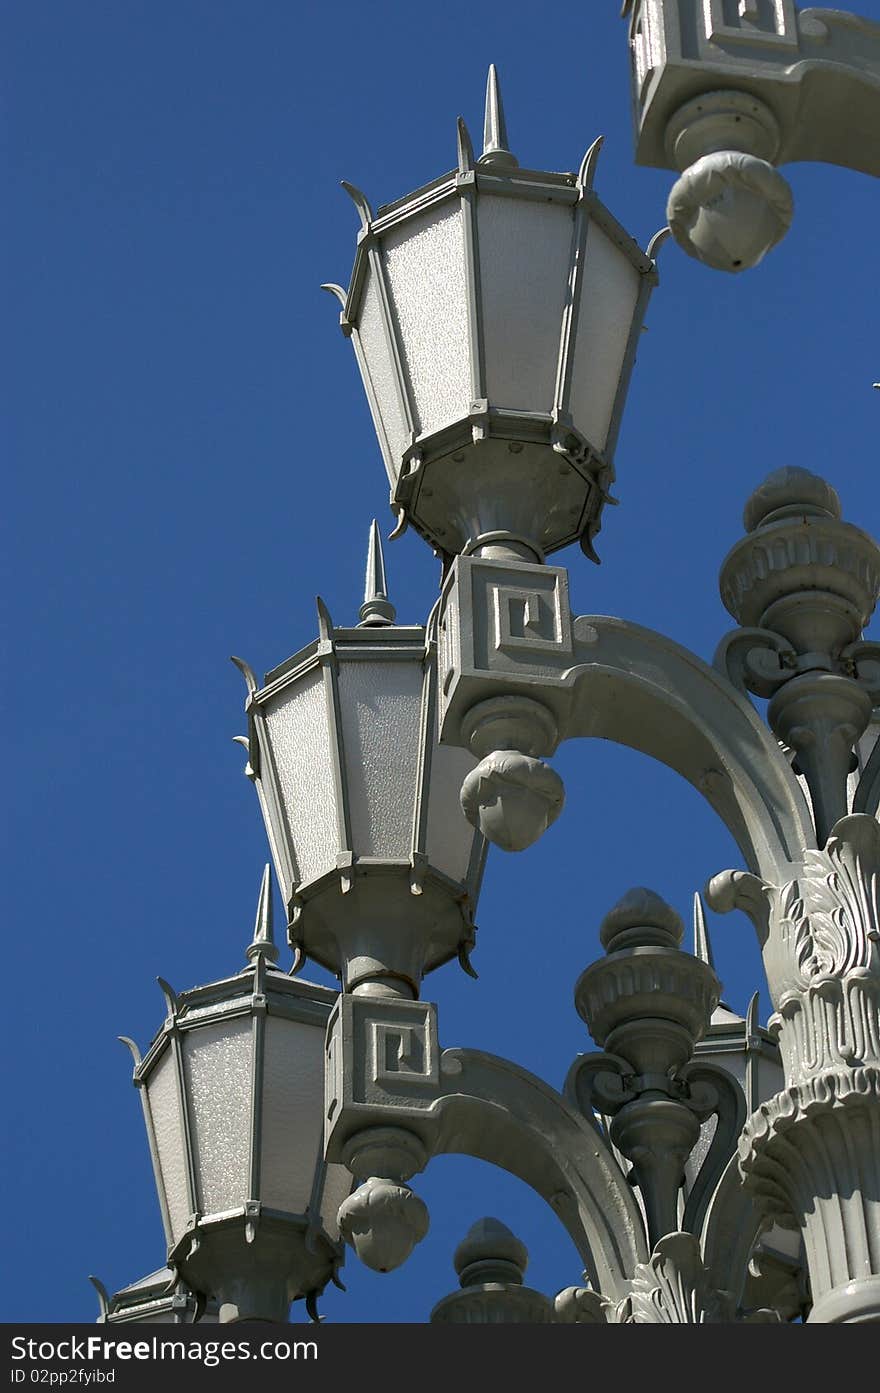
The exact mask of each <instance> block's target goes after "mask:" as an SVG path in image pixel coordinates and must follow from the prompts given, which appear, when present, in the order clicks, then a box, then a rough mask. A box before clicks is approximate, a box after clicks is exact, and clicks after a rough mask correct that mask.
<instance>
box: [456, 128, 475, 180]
mask: <svg viewBox="0 0 880 1393" xmlns="http://www.w3.org/2000/svg"><path fill="white" fill-rule="evenodd" d="M457 131H458V142H457V144H458V170H459V173H460V174H467V172H468V170H470V169H473V167H474V147H473V144H472V142H471V137H470V132H469V131H468V128H467V126H466V125H465V123H464V118H463V117H461V116H459V118H458V125H457Z"/></svg>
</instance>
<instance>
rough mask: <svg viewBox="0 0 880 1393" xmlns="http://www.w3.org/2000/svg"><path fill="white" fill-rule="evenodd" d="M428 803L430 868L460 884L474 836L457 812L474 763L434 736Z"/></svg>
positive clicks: (468, 859)
mask: <svg viewBox="0 0 880 1393" xmlns="http://www.w3.org/2000/svg"><path fill="white" fill-rule="evenodd" d="M434 740H435V746H434V756H433V760H432V762H431V778H430V797H429V803H428V828H427V838H428V843H427V852H428V858H429V860H430V862H431V865H432V866H436V867H437V870H438V871H443V872H444V874H446V875H448V876H451V877H452V879H453V880H458V881H464V879H465V877H466V875H467V869H468V865H469V863H470V859H471V851H472V849H473V845H474V837H475V836H476V833H475V831H474V829H473V827H472V826H471V824H470V823H469V822H468V820H467V818H466V817H465V815H464V813H463V812H462V810H461V803H460V801H459V793H460V792H461V785H462V781H463V779H464V777H465V775H466V774H469V773H470V772H471V770H472V769H473V768H474V766H475V765H476V764H477V763H478V761H477V759H476V758H475V757H474V755H472V754H471V753H470V751H469V750H462V749H459V747H458V746H457V745H438V744H437V743H436V741H437V734H436V732H435V735H434Z"/></svg>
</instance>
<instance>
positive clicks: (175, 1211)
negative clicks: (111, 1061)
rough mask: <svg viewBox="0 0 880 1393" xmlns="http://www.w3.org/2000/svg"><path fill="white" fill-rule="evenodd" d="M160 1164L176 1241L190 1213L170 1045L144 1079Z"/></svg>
mask: <svg viewBox="0 0 880 1393" xmlns="http://www.w3.org/2000/svg"><path fill="white" fill-rule="evenodd" d="M146 1089H147V1096H148V1098H149V1103H150V1112H151V1114H152V1118H153V1132H154V1135H155V1138H156V1150H157V1151H158V1153H159V1167H160V1169H161V1172H162V1184H163V1186H164V1189H165V1202H166V1204H167V1206H168V1217H169V1219H170V1221H171V1233H172V1238H173V1241H174V1242H175V1243H176V1242H177V1241H178V1239H179V1238H181V1237H182V1236H183V1232H184V1230H185V1228H186V1225H187V1220H188V1219H189V1217H190V1205H189V1199H188V1196H187V1185H186V1151H185V1148H184V1141H183V1128H182V1126H181V1120H180V1100H179V1096H178V1089H177V1069H176V1068H175V1064H174V1056H173V1054H172V1052H171V1050H170V1049H166V1051H165V1053H164V1054H163V1055H162V1056H161V1058H160V1059H159V1062H158V1063H157V1065H156V1067H155V1068H154V1069H153V1070H152V1071H151V1073H150V1076H149V1079H148V1080H147V1083H146Z"/></svg>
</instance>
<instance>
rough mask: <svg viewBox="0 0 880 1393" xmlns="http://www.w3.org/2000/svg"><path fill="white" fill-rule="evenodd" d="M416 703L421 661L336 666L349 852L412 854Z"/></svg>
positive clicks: (395, 856) (419, 692) (418, 707)
mask: <svg viewBox="0 0 880 1393" xmlns="http://www.w3.org/2000/svg"><path fill="white" fill-rule="evenodd" d="M421 701H422V664H421V662H420V661H419V662H416V661H413V660H412V659H410V660H408V661H407V660H401V661H400V662H395V661H393V660H389V661H386V662H357V661H353V660H351V659H342V658H341V657H340V663H339V702H340V707H341V710H342V743H343V749H344V752H345V756H344V757H345V781H346V787H347V789H348V809H349V818H350V822H351V839H352V850H353V851H354V852H355V854H356V855H358V856H383V857H389V858H391V859H405V858H406V857H408V856H409V855H410V853H411V852H412V835H413V808H414V804H415V796H416V777H417V771H418V754H419V724H420V715H421Z"/></svg>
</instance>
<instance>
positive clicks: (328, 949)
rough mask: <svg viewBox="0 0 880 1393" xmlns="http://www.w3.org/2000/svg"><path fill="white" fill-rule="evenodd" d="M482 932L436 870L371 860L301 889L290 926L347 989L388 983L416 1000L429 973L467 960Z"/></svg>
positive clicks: (454, 887)
mask: <svg viewBox="0 0 880 1393" xmlns="http://www.w3.org/2000/svg"><path fill="white" fill-rule="evenodd" d="M475 934H476V929H475V927H474V924H473V922H472V921H471V918H470V912H469V902H468V901H467V899H465V898H463V897H462V893H461V886H460V885H459V884H458V883H457V882H455V881H452V880H449V879H448V878H447V877H446V876H444V875H442V873H441V872H439V871H436V870H435V869H434V868H433V867H432V866H420V867H418V868H414V867H413V865H412V864H411V863H410V862H409V861H383V860H379V859H371V858H367V857H363V858H361V859H359V860H356V861H354V862H353V864H352V865H350V866H345V867H343V868H341V869H340V870H338V871H333V872H331V873H330V874H329V875H325V876H322V877H321V878H320V880H315V881H313V882H312V883H311V884H310V885H302V886H300V888H299V890H298V892H297V897H296V904H295V908H294V913H293V916H292V919H291V924H290V929H289V936H290V942H291V946H292V947H294V948H298V949H300V950H301V951H302V952H303V953H304V954H305V955H306V956H307V957H309V958H312V959H313V960H314V961H315V962H317V963H320V964H321V966H322V967H326V968H328V969H329V970H330V971H331V972H335V973H336V974H337V976H338V977H340V978H341V979H342V985H343V990H344V991H346V992H351V991H355V990H356V989H361V990H363V989H364V988H366V987H367V986H368V985H369V984H371V983H376V984H379V983H382V984H387V985H388V986H390V987H393V988H394V990H395V993H396V994H404V995H408V996H411V997H413V998H417V997H418V995H419V986H420V983H421V980H422V978H423V977H424V975H425V973H427V972H432V971H433V970H434V968H436V967H441V966H442V965H443V963H447V962H449V961H451V960H452V959H453V958H459V959H463V960H464V961H465V962H466V960H467V954H468V952H469V951H470V949H471V948H472V947H473V944H474V937H475ZM404 989H406V990H404Z"/></svg>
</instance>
